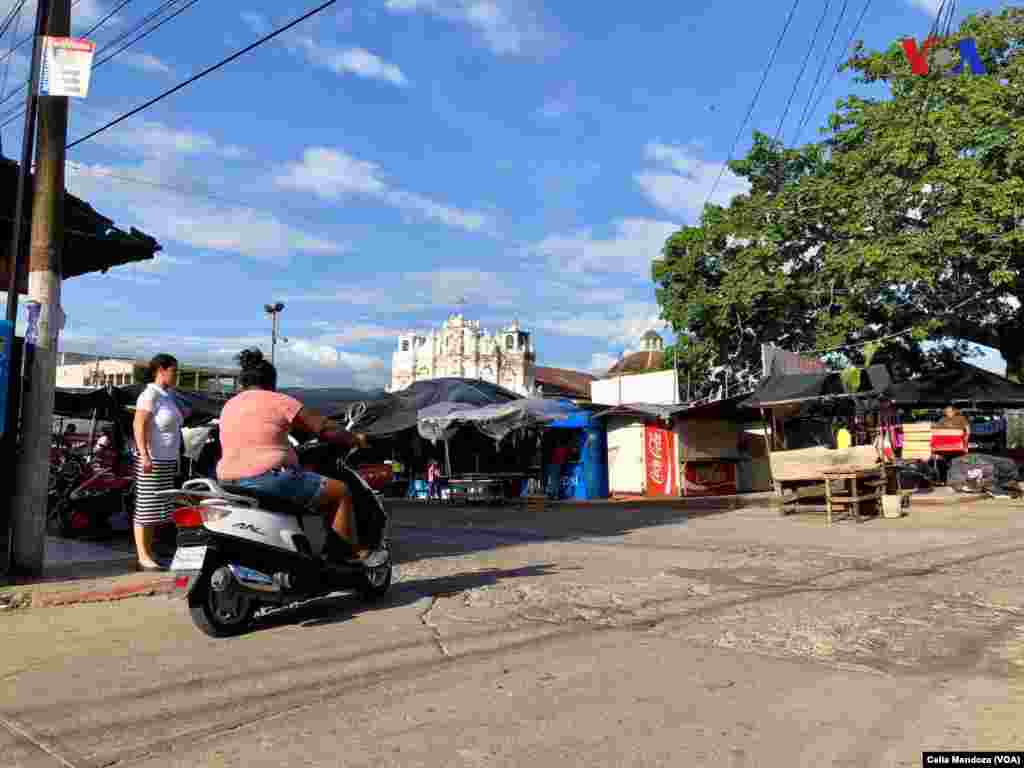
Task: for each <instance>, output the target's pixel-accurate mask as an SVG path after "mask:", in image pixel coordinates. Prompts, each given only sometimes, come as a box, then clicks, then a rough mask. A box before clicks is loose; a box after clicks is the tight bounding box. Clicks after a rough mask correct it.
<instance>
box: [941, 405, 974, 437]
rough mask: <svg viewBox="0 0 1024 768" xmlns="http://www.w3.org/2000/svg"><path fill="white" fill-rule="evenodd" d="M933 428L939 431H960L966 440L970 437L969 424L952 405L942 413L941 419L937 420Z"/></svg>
mask: <svg viewBox="0 0 1024 768" xmlns="http://www.w3.org/2000/svg"><path fill="white" fill-rule="evenodd" d="M935 426H936V427H939V428H940V429H960V430H963V432H964V434H965V437H966V438H967V439H968V440H969V439H970V437H971V422H969V421H968V420H967V417H966V416H964V415H963V414H962V413H960V411H959V410H958V409H957V408H956V407H954V406H953V405H952V404H950V405H947V406H946V408H945V409H944V410H943V411H942V418H941V419H939V421H938V422H937V423H936V424H935Z"/></svg>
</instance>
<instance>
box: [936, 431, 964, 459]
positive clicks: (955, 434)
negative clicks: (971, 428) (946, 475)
mask: <svg viewBox="0 0 1024 768" xmlns="http://www.w3.org/2000/svg"><path fill="white" fill-rule="evenodd" d="M932 453H967V434H966V433H965V432H964V431H963V430H960V429H941V428H935V429H932Z"/></svg>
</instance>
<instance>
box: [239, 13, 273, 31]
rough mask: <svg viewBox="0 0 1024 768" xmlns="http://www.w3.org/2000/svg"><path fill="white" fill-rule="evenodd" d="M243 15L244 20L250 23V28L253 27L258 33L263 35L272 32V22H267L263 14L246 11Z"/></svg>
mask: <svg viewBox="0 0 1024 768" xmlns="http://www.w3.org/2000/svg"><path fill="white" fill-rule="evenodd" d="M241 16H242V21H244V22H245V23H246V24H248V25H249V28H250V29H252V31H253V32H255V33H256V34H257V35H260V36H262V35H268V34H270V31H271V27H270V24H268V23H267V20H266V18H264V17H263V16H262V15H261V14H259V13H252V12H251V11H246V12H244V13H242V14H241Z"/></svg>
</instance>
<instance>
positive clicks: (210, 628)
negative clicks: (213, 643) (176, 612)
mask: <svg viewBox="0 0 1024 768" xmlns="http://www.w3.org/2000/svg"><path fill="white" fill-rule="evenodd" d="M256 608H257V605H256V601H255V600H253V599H252V598H250V597H249V596H247V595H242V594H239V593H238V592H234V591H232V592H230V593H227V594H226V593H224V592H217V591H215V590H213V589H211V588H210V577H209V576H208V575H204V576H203V577H202V579H201V580H200V582H199V583H198V584H196V585H195V588H194V589H193V590H192V592H191V593H190V594H189V596H188V610H189V613H190V614H191V616H192V623H193V624H195V625H196V627H197V628H198V629H199V631H200V632H202V633H203V634H205V635H207V636H209V637H214V638H223V637H235V636H237V635H240V634H242V633H243V632H246V631H247V630H248V629H249V627H250V626H251V624H252V618H253V615H254V614H255V613H256Z"/></svg>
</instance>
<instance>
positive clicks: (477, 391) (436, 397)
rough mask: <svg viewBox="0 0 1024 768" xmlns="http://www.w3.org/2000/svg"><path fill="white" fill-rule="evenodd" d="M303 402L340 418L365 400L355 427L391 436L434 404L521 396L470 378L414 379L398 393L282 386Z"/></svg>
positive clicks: (485, 401)
mask: <svg viewBox="0 0 1024 768" xmlns="http://www.w3.org/2000/svg"><path fill="white" fill-rule="evenodd" d="M282 391H283V392H285V393H286V394H289V395H291V396H292V397H294V398H295V399H296V400H298V401H300V402H301V403H302V404H303V405H305V406H307V407H308V408H311V409H313V410H315V411H318V412H320V413H322V414H324V415H325V416H328V417H331V418H335V419H339V420H341V419H344V418H345V414H346V413H347V411H348V409H349V408H350V407H351V406H352V405H354V404H355V403H359V402H361V403H365V404H366V413H365V414H364V415H363V417H362V418H361V419H360V421H359V424H358V426H357V429H358V430H359V431H360V432H365V433H366V434H368V435H371V436H378V437H380V436H383V435H393V434H395V433H396V432H402V431H404V430H407V429H414V428H415V427H416V422H417V414H418V413H419V411H421V410H423V409H424V408H427V407H429V406H431V405H437V404H438V403H444V402H450V403H465V404H466V405H472V406H484V405H495V404H497V403H507V402H511V401H512V400H519V399H521V398H520V396H519V395H517V394H516V393H515V392H511V391H509V390H507V389H505V388H504V387H499V386H497V385H495V384H489V383H488V382H486V381H478V380H474V379H459V378H445V379H430V380H428V381H417V382H416V383H414V384H412V385H411V386H410V387H408V388H407V389H403V390H401V391H400V392H390V393H389V392H383V391H381V390H376V391H372V392H360V391H359V390H354V389H285V390H282Z"/></svg>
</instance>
